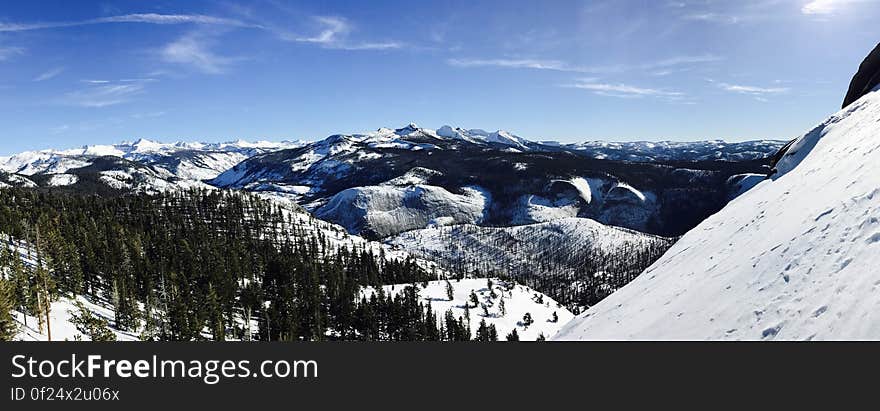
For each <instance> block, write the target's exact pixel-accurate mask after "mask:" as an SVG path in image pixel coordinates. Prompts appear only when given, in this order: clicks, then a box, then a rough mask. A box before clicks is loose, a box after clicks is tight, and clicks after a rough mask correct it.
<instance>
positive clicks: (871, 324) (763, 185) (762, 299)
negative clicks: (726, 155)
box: [555, 88, 880, 340]
mask: <svg viewBox="0 0 880 411" xmlns="http://www.w3.org/2000/svg"><path fill="white" fill-rule="evenodd" d="M776 169H777V172H776V174H774V175H773V176H772V178H770V179H767V180H764V181H761V182H760V183H758V184H757V185H756V186H755V187H754V188H753V189H751V190H749V191H747V192H745V193H744V194H742V195H741V196H739V197H738V198H736V199H735V200H733V201H732V202H731V203H729V204H728V205H727V206H726V207H725V208H724V209H722V210H721V211H720V212H718V213H717V214H715V215H713V216H711V217H710V218H708V219H707V220H705V221H704V222H703V223H701V224H700V225H698V226H697V227H696V228H694V229H693V230H691V231H690V232H688V233H687V234H685V235H684V237H682V238H681V240H680V241H679V242H678V243H676V244H675V245H674V246H673V247H672V248H671V249H670V250H669V251H668V252H667V253H666V254H665V255H664V256H663V257H662V258H661V259H660V260H658V261H657V262H655V263H654V264H653V265H652V266H651V267H650V268H648V269H647V270H646V271H645V272H644V273H642V274H641V275H640V276H639V277H638V278H636V279H635V280H634V281H633V282H631V283H630V284H628V285H627V286H625V287H623V288H622V289H621V290H619V291H618V292H616V293H614V294H612V295H611V296H609V297H608V298H607V299H605V300H603V301H601V302H600V303H599V304H597V305H595V306H593V307H592V308H590V309H589V310H588V311H587V312H585V313H584V314H582V315H581V316H579V317H577V318H576V319H575V320H573V321H572V322H571V323H569V324H567V325H566V326H565V327H564V328H563V330H561V331H560V333H559V334H557V335H556V337H555V338H556V339H559V340H582V339H598V340H605V339H612V340H631V339H638V340H643V339H651V340H653V339H660V340H668V339H676V340H677V339H685V340H770V339H781V340H813V339H822V340H838V339H856V340H858V339H872V340H875V339H880V288H878V287H880V270H878V269H877V267H878V266H880V170H878V169H880V93H878V92H877V89H876V88H875V89H874V91H873V92H871V93H869V94H867V95H865V96H863V97H862V98H860V99H859V100H857V101H856V102H854V103H853V104H851V105H849V106H847V108H846V109H845V110H842V111H840V112H838V113H836V114H834V115H833V116H831V117H830V118H829V119H828V120H826V121H825V122H823V123H822V124H820V125H819V126H818V127H816V128H815V129H813V130H812V131H810V132H809V133H807V134H805V135H803V136H802V137H800V138H798V139H797V140H796V141H795V142H794V144H792V146H791V147H790V148H789V149H788V150H787V151H786V153H785V154H784V155H783V156H782V158H781V160H780V161H779V163H778V164H777V168H776Z"/></svg>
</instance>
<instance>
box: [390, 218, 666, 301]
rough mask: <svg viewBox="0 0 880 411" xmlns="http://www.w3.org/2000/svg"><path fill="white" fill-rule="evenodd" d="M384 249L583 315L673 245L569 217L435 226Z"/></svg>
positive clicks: (408, 234) (411, 233)
mask: <svg viewBox="0 0 880 411" xmlns="http://www.w3.org/2000/svg"><path fill="white" fill-rule="evenodd" d="M386 243H387V244H390V245H392V246H393V247H394V248H395V249H400V250H404V251H406V252H407V253H409V254H411V255H414V256H418V257H421V258H423V259H426V260H430V261H435V262H437V263H438V264H439V265H440V266H441V267H443V268H445V269H446V271H449V272H454V273H464V274H467V275H477V276H481V275H482V276H485V275H492V274H493V273H494V274H505V275H507V276H510V277H512V278H514V279H516V280H517V281H518V282H520V283H522V284H527V285H530V286H532V287H534V288H536V289H538V290H540V291H542V292H544V293H545V294H548V295H552V296H554V297H555V298H556V299H557V300H558V301H560V302H561V303H563V304H565V305H566V306H569V307H572V308H576V307H577V308H581V307H584V306H589V305H592V304H593V303H595V302H596V301H598V300H601V299H602V298H604V297H605V296H607V295H608V294H610V293H612V292H613V291H614V290H616V289H618V288H620V287H621V286H622V285H624V284H626V283H627V282H628V281H629V280H630V279H632V278H633V277H635V276H636V275H638V274H639V273H640V272H641V270H642V269H644V268H645V267H647V266H648V265H649V264H650V263H651V262H653V261H654V260H655V259H657V258H658V257H660V255H662V254H663V252H664V251H666V249H667V248H668V247H669V246H670V245H672V243H673V240H672V239H668V238H663V237H657V236H653V235H648V234H643V233H639V232H636V231H632V230H627V229H623V228H619V227H613V226H606V225H603V224H601V223H599V222H596V221H593V220H590V219H587V218H576V217H571V218H565V219H559V220H554V221H552V222H546V223H540V224H530V225H521V226H515V227H480V226H476V225H472V224H464V225H454V226H446V227H442V226H438V227H431V228H426V229H422V230H413V231H409V232H406V233H402V234H399V235H397V236H395V237H392V238H390V239H388V240H387V241H386Z"/></svg>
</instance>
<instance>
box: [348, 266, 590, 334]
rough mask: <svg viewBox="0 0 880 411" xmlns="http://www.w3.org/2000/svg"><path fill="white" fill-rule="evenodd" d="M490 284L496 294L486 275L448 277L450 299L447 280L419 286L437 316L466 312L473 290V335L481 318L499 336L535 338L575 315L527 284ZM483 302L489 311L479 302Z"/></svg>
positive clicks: (388, 289) (393, 288)
mask: <svg viewBox="0 0 880 411" xmlns="http://www.w3.org/2000/svg"><path fill="white" fill-rule="evenodd" d="M491 281H492V283H493V285H492V288H493V289H494V290H495V295H496V296H495V298H492V296H491V295H490V291H489V288H488V285H489V281H488V280H487V279H485V278H471V279H462V280H458V281H456V280H449V283H450V284H452V289H453V298H452V301H450V300H449V298H448V296H447V294H446V281H442V280H441V281H429V282H428V286H427V287H425V288H422V287H421V285H419V284H417V286H418V287H419V297H421V298H422V299H423V300H424V303H425V304H426V305H427V304H428V303H429V302H430V304H431V309H432V310H433V311H434V313H435V314H437V317H438V319H440V320H442V319H443V315H444V313H445V312H446V311H447V310H452V313H453V315H454V316H455V318H458V317H462V318H464V316H465V304H466V303H468V297H469V296H470V294H471V291H473V292H474V293H475V294H476V295H477V298H478V301H479V303H480V305H479V306H477V307H473V305H471V306H470V308H469V309H468V310H469V313H470V319H471V320H470V327H471V334H472V335H476V332H477V328H479V326H480V320H486V324H487V325H491V324H494V325H495V328H496V330H497V331H498V339H499V340H501V341H503V340H504V339H505V337H506V336H507V334H508V333H510V332H511V331H513V329H514V328H515V329H516V332H517V334H519V338H520V340H521V341H534V340H536V339H538V336H540V335H541V334H543V335H544V337H545V338H548V339H549V338H550V337H552V336H553V335H555V334H556V333H557V332H558V331H559V328H560V327H562V325H563V324H565V323H566V322H568V321H570V320H571V319H572V318H574V315H573V314H572V313H571V312H570V311H568V310H567V309H565V307H563V306H561V305H560V304H557V303H556V301H554V300H553V299H552V298H550V297H548V296H546V295H543V294H541V293H539V292H537V291H535V290H533V289H531V288H529V287H526V286H524V285H519V284H515V283H506V282H504V281H501V280H499V279H497V278H495V279H492V280H491ZM408 285H411V284H397V285H387V286H384V290H385V293H386V294H392V293H399V292H402V291H403V289H404V288H405V287H406V286H408ZM361 292H362V294H363V295H365V296H369V295H371V294H372V293H374V292H375V290H373V289H371V288H367V289H364V290H362V291H361ZM502 298H503V299H504V314H502V313H501V311H500V310H501V308H500V301H501V299H502ZM483 305H486V309H487V311H488V313H489V315H488V316H487V315H485V314H486V312H485V311H484V310H483V308H482V306H483ZM554 312H555V313H556V315H557V317H558V320H557V321H553V320H552V316H553V313H554ZM526 313H529V314H530V315H531V317H532V320H533V321H534V323H533V324H532V325H530V326H528V327H526V326H525V324H523V317H524V316H525V314H526Z"/></svg>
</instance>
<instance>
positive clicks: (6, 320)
mask: <svg viewBox="0 0 880 411" xmlns="http://www.w3.org/2000/svg"><path fill="white" fill-rule="evenodd" d="M14 305H15V302H14V299H13V292H12V287H11V285H10V284H9V282H8V281H6V280H5V279H3V277H2V275H0V341H12V339H13V338H15V333H16V331H17V328H18V327H17V326H16V324H15V319H14V318H13V317H12V312H11V311H12V310H13V308H15V307H14Z"/></svg>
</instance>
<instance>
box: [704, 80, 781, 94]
mask: <svg viewBox="0 0 880 411" xmlns="http://www.w3.org/2000/svg"><path fill="white" fill-rule="evenodd" d="M718 87H721V88H722V89H724V90H726V91H729V92H732V93H739V94H749V95H753V96H763V95H768V94H781V93H786V92H788V91H789V89H788V88H786V87H756V86H744V85H739V84H729V83H718Z"/></svg>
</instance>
